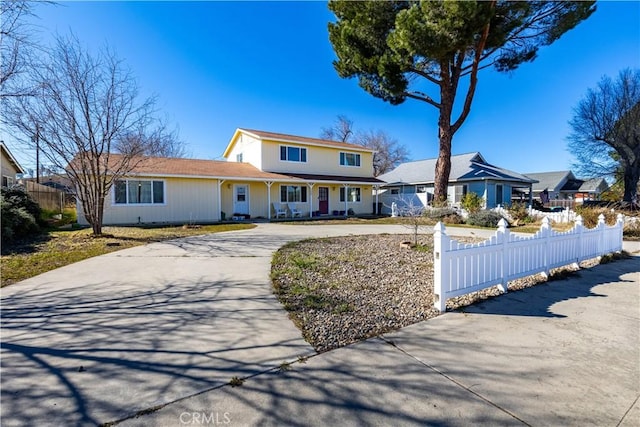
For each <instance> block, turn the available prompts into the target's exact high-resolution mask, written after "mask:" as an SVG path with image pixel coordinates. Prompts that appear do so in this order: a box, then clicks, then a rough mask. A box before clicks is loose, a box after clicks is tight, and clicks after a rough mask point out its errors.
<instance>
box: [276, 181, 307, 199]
mask: <svg viewBox="0 0 640 427" xmlns="http://www.w3.org/2000/svg"><path fill="white" fill-rule="evenodd" d="M306 202H307V187H306V186H301V185H281V186H280V203H306Z"/></svg>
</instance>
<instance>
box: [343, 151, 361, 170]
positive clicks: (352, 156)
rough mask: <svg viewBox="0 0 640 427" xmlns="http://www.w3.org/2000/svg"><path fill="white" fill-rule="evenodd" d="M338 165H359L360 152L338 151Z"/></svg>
mask: <svg viewBox="0 0 640 427" xmlns="http://www.w3.org/2000/svg"><path fill="white" fill-rule="evenodd" d="M340 166H355V167H360V154H358V153H340Z"/></svg>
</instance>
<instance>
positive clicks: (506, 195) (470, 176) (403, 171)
mask: <svg viewBox="0 0 640 427" xmlns="http://www.w3.org/2000/svg"><path fill="white" fill-rule="evenodd" d="M435 167H436V159H427V160H419V161H415V162H408V163H403V164H401V165H399V166H398V167H397V168H395V169H394V170H392V171H391V172H388V173H386V174H383V175H380V176H379V177H378V178H379V179H381V180H383V181H385V182H386V184H385V185H384V187H383V190H384V194H383V195H382V196H381V200H382V201H383V203H384V208H383V212H386V213H388V212H390V206H391V203H392V202H394V201H395V202H396V203H397V204H399V206H402V205H406V204H411V205H414V206H427V205H429V204H430V203H431V202H432V200H433V192H434V189H433V187H434V181H435ZM534 182H535V180H533V179H530V178H527V177H526V176H524V175H521V174H519V173H517V172H513V171H510V170H507V169H503V168H500V167H497V166H494V165H491V164H489V163H487V161H486V160H485V159H484V157H482V155H481V154H480V153H477V152H476V153H467V154H460V155H456V156H451V173H450V175H449V187H448V191H447V199H448V202H449V204H450V205H452V206H459V204H460V202H461V200H462V197H463V196H464V195H465V194H467V192H474V193H476V194H478V195H479V196H480V197H482V198H483V199H484V201H485V207H486V208H493V207H496V206H497V205H506V204H511V201H512V199H511V194H512V190H513V189H516V188H517V189H522V188H525V189H527V190H530V189H531V186H532V185H533V183H534ZM527 201H528V200H527Z"/></svg>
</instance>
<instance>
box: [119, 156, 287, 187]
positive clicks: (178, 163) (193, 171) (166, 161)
mask: <svg viewBox="0 0 640 427" xmlns="http://www.w3.org/2000/svg"><path fill="white" fill-rule="evenodd" d="M121 159H122V156H121V155H119V154H111V155H110V157H109V164H110V166H111V167H112V168H114V169H115V167H116V165H117V164H118V162H119V161H120V160H121ZM127 175H132V176H135V175H138V176H165V177H185V178H202V177H205V178H222V179H224V178H243V179H249V180H251V179H255V180H265V179H267V180H280V181H282V180H285V181H287V180H288V181H292V180H296V179H295V178H292V177H290V176H287V175H281V174H277V173H270V172H263V171H261V170H260V169H258V168H256V167H255V166H252V165H250V164H249V163H238V162H225V161H219V160H201V159H184V158H167V157H145V158H143V159H142V160H140V161H138V162H136V164H135V165H134V167H133V169H132V170H131V172H130V173H129V174H127Z"/></svg>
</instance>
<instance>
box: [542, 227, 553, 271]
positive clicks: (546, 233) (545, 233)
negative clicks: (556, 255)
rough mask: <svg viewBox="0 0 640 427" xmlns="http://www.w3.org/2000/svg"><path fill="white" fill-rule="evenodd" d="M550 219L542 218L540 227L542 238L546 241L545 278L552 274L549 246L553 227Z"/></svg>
mask: <svg viewBox="0 0 640 427" xmlns="http://www.w3.org/2000/svg"><path fill="white" fill-rule="evenodd" d="M549 222H550V221H549V218H548V217H546V216H545V217H544V218H542V226H541V227H540V232H541V235H542V238H543V239H544V272H543V273H542V274H543V275H544V277H549V274H550V273H551V267H550V265H551V261H550V259H549V258H550V254H549V246H550V243H551V226H550V225H549Z"/></svg>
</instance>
